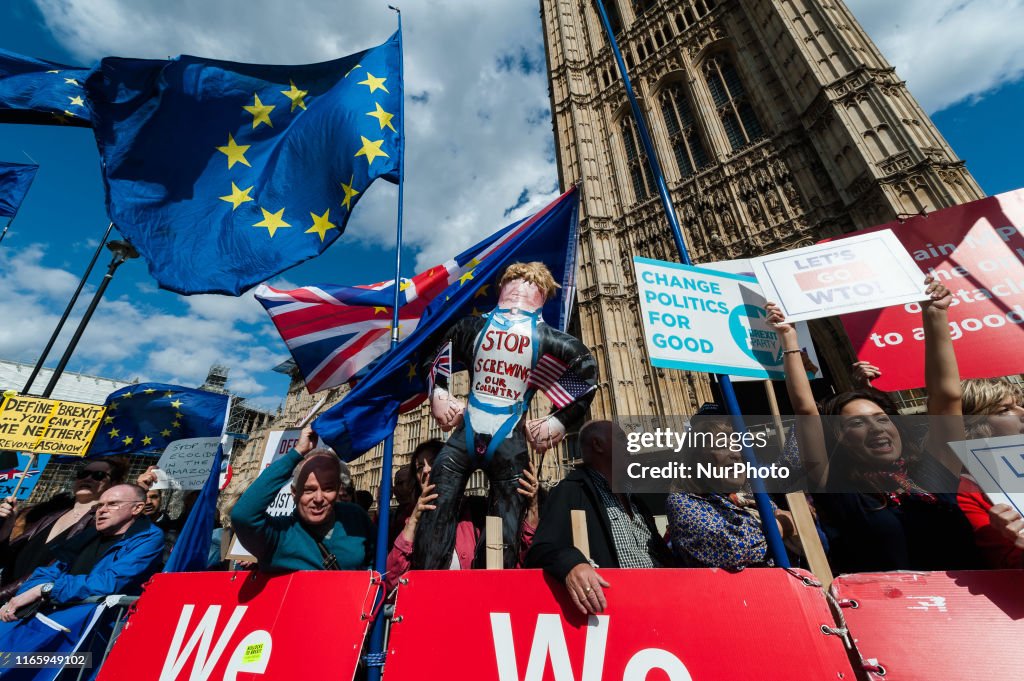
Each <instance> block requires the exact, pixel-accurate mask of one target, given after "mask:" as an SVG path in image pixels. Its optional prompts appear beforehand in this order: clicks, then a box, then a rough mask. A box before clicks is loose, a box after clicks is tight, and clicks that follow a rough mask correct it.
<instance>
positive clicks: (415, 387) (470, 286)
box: [313, 188, 577, 461]
mask: <svg viewBox="0 0 1024 681" xmlns="http://www.w3.org/2000/svg"><path fill="white" fill-rule="evenodd" d="M576 211H577V196H576V189H575V188H572V189H570V190H569V191H567V192H566V193H565V194H562V196H560V197H559V198H558V199H556V200H555V201H554V202H553V203H551V204H550V205H548V206H547V207H545V208H544V209H543V210H541V211H540V212H539V213H537V214H536V215H534V216H533V217H531V218H529V219H527V220H524V221H522V222H520V223H517V224H515V225H511V226H509V227H506V228H505V229H504V230H502V231H501V232H499V234H496V235H494V236H492V237H489V238H488V239H487V240H486V241H485V243H486V244H487V245H486V246H484V247H483V248H480V246H481V244H478V246H477V247H474V248H471V249H469V250H468V251H466V254H469V253H471V252H476V253H477V255H475V256H472V259H471V260H470V261H469V263H470V268H469V269H467V270H466V271H465V272H464V273H463V274H462V275H461V276H459V277H458V278H457V279H456V280H455V282H454V283H453V284H452V285H451V286H449V287H448V288H447V289H446V290H445V291H444V292H442V293H441V294H439V295H437V296H435V297H434V299H433V300H432V301H431V302H430V304H429V305H428V306H427V307H426V309H425V310H424V311H423V314H422V316H421V317H420V319H419V322H418V325H417V326H416V330H415V331H413V332H412V333H411V334H410V335H409V337H408V338H406V339H405V340H403V341H402V342H401V343H399V344H398V346H397V347H396V348H394V349H393V350H391V351H390V352H388V354H386V355H384V356H383V357H382V358H381V359H380V361H379V363H378V364H376V365H375V366H373V367H372V368H371V369H370V370H369V371H368V372H367V374H366V376H365V377H364V378H362V379H361V380H360V381H359V382H358V383H357V384H356V386H355V388H353V389H352V391H351V392H349V393H348V395H346V396H345V397H344V398H343V399H342V401H341V402H340V403H338V404H337V405H335V406H334V407H332V408H331V409H328V410H327V411H325V412H324V413H323V414H321V415H320V417H319V418H318V419H317V420H316V421H315V422H314V424H313V428H314V430H316V432H317V434H318V435H319V436H320V439H322V440H323V441H324V442H326V443H327V444H329V445H330V446H331V447H332V448H333V449H334V451H335V452H337V453H338V455H339V456H341V457H342V458H343V459H345V460H346V461H351V460H352V459H354V458H355V457H357V456H359V455H360V454H362V453H363V452H365V451H367V450H369V449H370V448H371V447H373V446H375V445H376V444H377V443H378V442H380V441H381V440H383V439H384V438H386V437H387V436H388V435H389V434H391V432H392V431H394V429H395V424H396V423H397V422H398V414H399V412H400V411H404V410H406V409H409V408H411V407H413V406H415V405H416V404H418V403H419V402H421V401H422V400H423V399H424V398H425V397H426V390H427V386H426V377H425V376H421V375H420V373H419V366H420V363H421V360H422V358H423V355H424V353H433V352H434V351H435V350H437V347H436V340H434V339H435V338H436V337H437V335H438V334H439V333H440V332H443V331H444V330H445V329H447V328H448V327H449V326H451V325H452V324H454V323H455V322H457V321H458V320H459V319H461V318H462V317H465V316H467V315H471V314H472V315H479V314H482V313H484V312H488V311H490V310H491V309H492V308H493V307H494V305H495V304H496V303H497V300H498V291H497V283H498V279H499V278H500V277H501V274H502V273H503V272H504V271H505V268H506V267H507V266H508V265H511V264H512V263H515V262H533V261H539V262H543V263H544V264H545V265H547V266H548V269H549V270H551V273H552V274H553V275H554V277H555V280H556V281H559V282H560V283H561V285H562V288H560V289H559V290H558V293H557V295H556V296H555V297H554V298H552V299H551V300H549V301H548V302H547V303H546V304H545V306H544V319H545V320H546V321H556V320H557V323H556V324H552V326H556V327H557V328H559V329H562V330H564V329H565V326H566V324H567V323H568V309H569V307H570V306H571V305H572V296H573V294H574V292H575V272H576ZM466 254H464V255H466ZM453 369H454V370H456V371H457V370H458V367H453Z"/></svg>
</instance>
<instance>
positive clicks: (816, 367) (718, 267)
mask: <svg viewBox="0 0 1024 681" xmlns="http://www.w3.org/2000/svg"><path fill="white" fill-rule="evenodd" d="M699 266H700V267H703V268H705V269H709V270H715V271H716V272H729V273H730V274H742V275H745V276H748V277H753V276H754V266H753V265H752V264H751V263H750V261H749V260H747V259H746V258H737V259H736V260H720V261H718V262H704V263H701V264H700V265H699ZM757 287H758V289H760V288H761V285H760V284H758V286H757ZM761 295H762V297H763V296H764V292H763V291H762V293H761ZM793 326H794V327H795V328H796V338H797V344H798V345H799V346H800V349H801V350H803V351H804V352H805V353H806V354H807V356H806V359H805V360H804V368H806V369H807V378H808V379H815V378H821V377H822V374H821V362H820V361H819V360H818V353H817V352H816V351H815V349H814V342H813V341H812V340H811V329H810V327H808V326H807V322H797V323H796V324H794V325H793ZM731 378H732V379H733V380H735V381H755V380H757V379H756V378H754V377H752V376H732V377H731Z"/></svg>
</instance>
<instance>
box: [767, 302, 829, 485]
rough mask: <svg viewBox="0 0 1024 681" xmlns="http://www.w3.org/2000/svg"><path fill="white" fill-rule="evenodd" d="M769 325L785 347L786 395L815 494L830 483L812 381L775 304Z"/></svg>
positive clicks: (793, 334)
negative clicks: (793, 415) (795, 422)
mask: <svg viewBox="0 0 1024 681" xmlns="http://www.w3.org/2000/svg"><path fill="white" fill-rule="evenodd" d="M765 310H767V311H768V323H769V324H770V325H772V326H773V327H774V328H775V330H776V331H777V332H778V334H779V341H780V344H781V346H782V353H783V355H782V366H783V369H784V370H785V372H786V393H787V394H788V395H789V401H790V402H791V403H792V405H793V413H794V414H795V415H796V416H797V425H796V437H797V446H798V448H799V451H800V461H801V462H802V463H803V465H804V468H805V469H806V470H807V477H808V480H809V482H810V484H811V488H812V491H813V490H816V489H824V488H825V485H826V483H828V449H827V448H826V447H825V431H824V429H823V427H822V423H821V418H820V415H819V414H818V405H817V404H816V403H815V401H814V393H813V392H812V391H811V382H810V380H809V379H808V378H807V370H806V369H804V363H803V358H802V357H801V351H802V348H801V347H800V342H799V340H798V339H797V335H796V329H795V328H794V327H793V325H792V324H787V323H786V319H785V316H783V314H782V310H780V309H779V306H778V305H776V304H775V303H768V304H767V305H766V306H765Z"/></svg>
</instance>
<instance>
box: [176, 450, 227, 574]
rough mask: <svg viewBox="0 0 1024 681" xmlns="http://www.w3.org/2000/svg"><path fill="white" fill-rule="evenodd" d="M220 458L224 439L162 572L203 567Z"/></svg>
mask: <svg viewBox="0 0 1024 681" xmlns="http://www.w3.org/2000/svg"><path fill="white" fill-rule="evenodd" d="M223 459H224V443H223V442H221V444H220V446H219V447H217V453H216V454H215V455H214V457H213V466H211V467H210V476H209V477H208V478H206V482H205V483H204V484H203V489H202V490H201V491H200V492H199V496H198V497H196V501H195V503H194V504H192V510H191V511H190V512H189V514H188V518H186V519H185V525H184V526H183V527H182V528H181V533H180V534H179V535H178V538H177V540H176V541H175V542H174V548H173V549H171V555H170V556H169V557H168V558H167V564H166V565H164V569H163V571H164V572H199V571H202V570H205V569H206V561H207V558H208V557H209V554H210V543H211V542H212V541H213V521H214V520H215V519H216V518H217V496H218V495H219V494H220V464H221V461H222V460H223Z"/></svg>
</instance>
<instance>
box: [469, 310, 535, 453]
mask: <svg viewBox="0 0 1024 681" xmlns="http://www.w3.org/2000/svg"><path fill="white" fill-rule="evenodd" d="M493 314H494V316H495V319H494V321H493V322H492V323H490V324H488V325H487V326H486V327H485V328H484V331H483V332H482V333H483V334H484V337H483V338H482V339H479V338H478V340H479V341H480V342H479V349H478V350H477V352H476V355H475V356H474V357H473V384H472V385H471V386H470V391H471V392H472V394H473V395H474V396H475V397H476V399H478V400H480V401H481V402H483V403H484V404H490V405H494V406H496V407H508V406H509V405H511V404H515V403H516V402H521V401H522V400H523V395H524V394H525V393H526V383H527V379H528V378H529V375H530V370H531V369H532V368H533V342H534V339H533V336H532V319H531V318H530V317H528V316H526V315H523V314H516V315H512V314H505V313H499V312H494V313H493ZM494 322H501V323H502V324H501V325H503V324H504V323H505V322H508V323H510V326H508V328H505V329H502V328H500V325H499V324H496V323H494ZM469 411H470V419H471V421H472V424H473V430H474V432H477V433H482V434H485V435H493V434H494V433H495V432H497V430H498V428H500V427H501V425H502V424H503V423H504V422H505V421H506V420H507V419H508V418H509V415H508V414H507V413H506V414H488V413H487V412H484V411H482V410H479V409H474V408H473V406H472V404H470V406H469Z"/></svg>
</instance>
